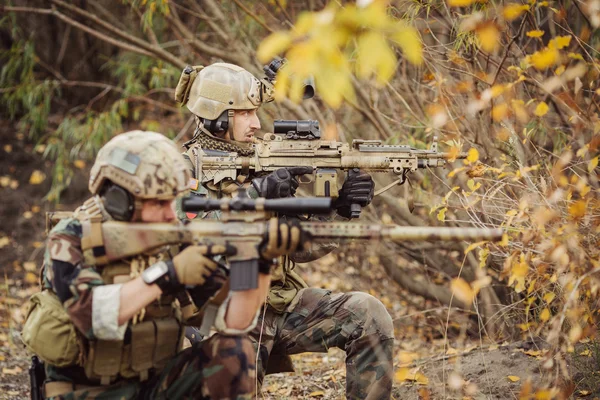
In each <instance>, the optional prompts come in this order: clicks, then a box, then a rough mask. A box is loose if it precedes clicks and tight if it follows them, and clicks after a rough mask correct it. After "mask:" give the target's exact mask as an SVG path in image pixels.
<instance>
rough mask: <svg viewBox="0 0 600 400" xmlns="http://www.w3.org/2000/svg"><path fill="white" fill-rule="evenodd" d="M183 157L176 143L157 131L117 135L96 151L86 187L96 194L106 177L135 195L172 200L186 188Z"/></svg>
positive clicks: (136, 196)
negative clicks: (96, 154)
mask: <svg viewBox="0 0 600 400" xmlns="http://www.w3.org/2000/svg"><path fill="white" fill-rule="evenodd" d="M189 174H190V173H189V171H188V169H187V168H186V165H185V160H184V158H183V156H182V155H181V154H180V152H179V151H178V150H177V147H176V146H175V144H174V143H173V142H172V141H171V140H169V139H168V138H167V137H166V136H163V135H161V134H160V133H156V132H144V131H131V132H127V133H123V134H121V135H117V136H115V137H114V138H112V139H111V140H110V141H109V142H108V143H106V144H105V145H104V146H103V147H102V148H101V149H100V151H99V152H98V156H97V157H96V161H95V163H94V165H93V166H92V170H91V172H90V181H89V189H90V191H91V192H92V193H93V194H98V192H99V191H100V189H101V188H102V185H103V184H104V182H105V181H106V180H107V179H108V180H110V181H112V182H113V183H115V184H117V185H119V186H121V187H123V188H125V189H126V190H127V191H129V192H130V193H131V194H132V195H133V196H134V197H135V198H137V199H158V200H171V199H174V198H175V197H176V196H177V195H178V194H180V193H183V192H185V191H186V190H187V188H188V181H189V178H190V175H189Z"/></svg>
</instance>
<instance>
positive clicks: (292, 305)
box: [175, 63, 394, 399]
mask: <svg viewBox="0 0 600 400" xmlns="http://www.w3.org/2000/svg"><path fill="white" fill-rule="evenodd" d="M175 99H176V100H177V101H178V102H179V103H181V104H183V105H185V106H187V108H188V109H189V110H190V111H191V112H192V113H193V114H194V115H195V118H196V122H197V129H196V131H195V133H194V136H193V138H192V140H190V141H189V142H187V143H186V150H187V151H186V152H185V153H184V157H185V158H186V161H187V164H188V166H189V168H190V172H191V173H192V176H193V178H194V180H193V185H192V188H191V194H192V195H196V196H203V197H209V198H219V197H223V196H231V195H232V194H233V193H234V192H235V191H236V190H237V188H238V187H240V186H242V187H246V188H247V189H248V190H247V194H248V195H249V196H250V197H266V198H280V197H289V196H293V195H294V193H295V191H296V189H297V187H298V181H297V178H296V177H297V175H302V174H305V173H309V172H312V169H310V168H308V169H307V168H304V167H297V168H290V169H280V170H277V171H274V172H272V173H270V174H267V175H264V176H244V174H242V175H241V176H239V177H238V179H237V181H235V182H234V181H231V180H229V181H228V180H222V181H220V182H219V183H217V184H215V183H214V182H212V181H210V182H208V183H204V184H202V183H201V182H202V179H201V178H202V177H201V176H200V174H202V162H201V159H202V154H203V153H204V154H210V155H213V156H214V155H217V154H218V153H217V152H216V151H227V152H237V153H239V154H241V155H251V154H253V150H252V147H251V145H250V143H251V142H252V137H253V136H254V134H255V133H256V132H257V131H258V130H259V129H260V122H259V120H258V117H257V115H256V112H257V109H258V107H259V106H260V105H261V104H262V103H264V102H267V101H269V100H271V99H272V86H270V85H269V82H266V81H265V80H259V79H257V78H256V77H254V76H252V74H250V73H249V72H248V71H246V70H244V69H242V68H240V67H238V66H236V65H232V64H225V63H217V64H212V65H210V66H207V67H187V68H186V69H185V70H184V71H183V73H182V75H181V78H180V81H179V84H178V85H177V89H176V94H175ZM373 188H374V185H373V180H372V179H371V177H370V176H369V175H368V174H366V173H362V172H361V173H359V174H357V175H355V176H353V177H352V178H350V177H349V178H347V179H346V181H345V182H344V185H343V187H342V189H341V191H340V196H339V198H338V199H337V200H336V203H335V204H336V208H337V214H338V215H340V216H342V217H346V218H349V215H348V214H349V212H350V206H349V205H350V204H352V203H358V204H360V205H361V206H363V207H364V206H366V205H368V204H369V203H370V202H371V199H372V198H373ZM178 217H180V218H182V219H185V218H190V219H191V218H219V217H220V215H219V213H218V212H214V211H213V212H209V213H200V214H198V215H196V214H193V213H183V211H182V210H181V208H179V209H178ZM335 247H336V244H335V243H333V244H331V245H329V246H321V248H319V249H316V251H312V252H302V253H295V254H294V255H293V256H291V257H286V258H285V260H283V261H282V262H281V263H280V265H279V266H278V267H277V268H276V269H275V270H274V271H273V272H272V273H271V275H272V280H273V282H272V284H271V288H270V290H269V295H268V298H267V308H266V310H265V311H264V319H261V320H259V323H258V325H257V327H256V328H255V329H254V330H253V331H252V332H250V335H251V337H252V338H253V339H254V340H255V341H256V342H257V343H258V341H259V339H260V346H258V356H259V363H258V366H257V367H258V369H257V373H258V378H259V380H260V382H261V383H262V381H263V378H264V376H265V374H266V373H274V372H285V371H293V366H292V364H291V360H290V358H289V355H291V354H297V353H302V352H307V351H313V352H327V350H328V349H329V348H330V347H339V348H341V349H342V350H344V351H346V375H347V379H346V396H347V397H348V398H351V399H389V398H390V397H391V388H392V374H393V365H392V350H393V340H394V332H393V326H392V319H391V317H390V315H389V314H388V312H387V311H386V309H385V307H384V306H383V304H382V303H381V302H380V301H379V300H377V299H376V298H375V297H373V296H371V295H369V294H366V293H360V292H350V293H331V292H330V291H328V290H323V289H318V288H309V287H308V286H307V284H306V283H305V282H304V280H303V279H302V278H301V277H300V275H298V273H296V271H295V269H294V266H295V262H299V263H300V262H307V261H311V260H314V259H315V258H318V257H319V256H321V255H324V254H326V253H327V252H328V251H331V250H332V249H334V248H335ZM262 315H263V314H262V313H261V316H262Z"/></svg>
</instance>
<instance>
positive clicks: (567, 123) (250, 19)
mask: <svg viewBox="0 0 600 400" xmlns="http://www.w3.org/2000/svg"><path fill="white" fill-rule="evenodd" d="M0 12H1V14H0V17H1V19H0V60H1V61H0V65H1V71H0V104H1V107H0V113H1V116H2V118H3V119H7V120H12V121H15V122H18V125H16V126H18V132H20V133H21V134H24V135H26V137H28V138H29V140H30V141H32V142H34V143H37V144H38V145H39V146H42V147H41V149H42V151H43V154H44V156H45V157H46V158H47V160H49V161H50V162H51V163H50V165H51V171H47V173H48V174H49V175H51V177H52V185H51V187H50V190H49V192H48V194H47V199H48V200H49V201H59V200H60V198H61V194H64V193H65V191H67V192H68V191H69V190H72V188H70V186H71V184H72V178H73V176H74V175H75V174H76V171H77V170H79V169H83V170H85V169H86V168H87V166H89V164H90V162H92V161H93V158H94V155H95V153H96V151H97V150H98V149H99V148H100V147H101V146H102V144H103V143H105V142H106V141H107V140H108V139H109V138H110V137H112V136H113V135H115V134H117V133H120V132H123V131H126V130H129V129H145V130H154V131H158V132H162V133H164V134H166V135H168V136H170V137H172V138H174V139H175V140H176V141H178V142H181V141H184V140H185V139H188V138H189V137H190V135H191V133H192V131H193V120H192V118H191V117H190V114H189V113H188V112H187V109H181V108H179V107H178V106H177V105H176V104H175V102H174V101H173V99H172V98H173V93H174V87H175V85H176V83H177V79H178V77H179V74H180V71H181V70H182V69H183V67H184V66H185V65H188V64H190V65H199V64H201V65H208V64H211V63H213V62H218V61H224V62H230V63H234V64H238V65H240V66H242V67H244V68H246V69H248V70H249V71H251V72H252V73H253V74H255V75H257V76H262V65H263V63H265V62H267V61H268V59H269V58H270V57H272V56H286V57H287V58H288V59H289V69H287V71H288V72H291V73H293V75H289V76H288V75H286V76H285V77H283V76H282V77H280V78H281V79H280V81H279V82H278V87H277V89H278V93H279V97H278V101H276V102H275V103H272V104H269V105H266V106H264V107H262V108H261V110H260V119H261V122H262V125H263V131H268V130H269V129H270V127H271V126H272V120H273V119H275V118H283V119H318V120H319V121H320V123H321V129H322V130H323V131H324V134H325V135H326V136H328V137H330V138H338V139H339V140H342V141H350V140H352V139H354V138H360V139H380V140H382V141H384V142H385V143H389V144H407V145H411V146H415V147H420V148H425V147H426V146H427V145H428V143H430V142H431V141H432V139H433V137H434V136H437V137H439V138H440V142H441V147H442V150H444V151H459V150H460V151H467V150H469V149H471V150H470V153H469V154H470V157H469V159H468V160H465V162H462V161H457V162H455V163H453V164H451V165H452V166H451V167H450V169H448V170H446V171H443V170H438V171H426V172H424V173H421V172H419V173H416V174H413V176H412V177H411V181H410V185H408V184H407V185H404V186H405V187H403V188H392V189H391V190H390V191H388V192H386V193H384V194H382V195H380V196H378V197H377V198H376V200H375V201H374V205H373V206H371V207H370V208H369V210H368V213H366V216H365V218H367V219H369V220H373V221H383V222H393V223H397V224H405V225H414V226H419V225H440V226H441V225H444V226H451V225H455V226H467V225H472V226H479V227H499V226H500V227H503V228H505V229H506V232H507V236H506V237H505V240H503V242H502V243H500V244H490V243H477V244H474V245H469V244H463V243H450V244H446V245H440V244H435V245H433V244H429V243H405V244H401V245H395V244H384V248H385V250H384V251H378V252H377V253H376V254H371V253H369V254H359V255H358V256H352V257H354V258H352V261H353V264H356V265H367V266H368V265H372V264H380V265H382V266H383V268H384V269H385V270H386V271H387V273H388V275H389V277H390V278H391V279H392V280H394V281H395V282H396V283H397V284H398V285H400V286H401V287H402V288H403V289H405V290H407V291H409V292H410V293H413V294H414V295H416V296H421V297H424V298H425V299H428V300H431V301H433V302H436V303H437V304H439V305H441V306H444V307H447V309H448V310H449V311H448V319H450V315H451V314H450V312H451V311H450V310H452V313H453V314H452V315H453V318H454V315H459V314H460V315H463V316H465V318H466V319H463V321H467V322H466V324H464V325H461V326H458V327H456V329H454V330H453V328H452V327H451V324H449V323H448V321H446V327H445V329H444V330H443V332H441V333H440V334H441V335H443V336H447V335H448V334H449V332H450V333H452V334H453V335H454V339H453V340H458V341H460V340H464V339H465V338H466V337H470V338H473V337H475V338H479V339H481V340H482V341H490V342H496V341H502V340H515V339H517V338H529V339H531V338H538V337H541V338H543V339H544V340H545V341H546V342H547V343H548V345H549V350H548V351H547V352H546V353H544V354H546V355H545V356H544V358H543V360H542V361H543V365H544V368H546V369H547V370H548V371H554V372H556V373H549V374H548V376H550V378H549V379H548V382H546V383H545V385H546V386H545V388H546V389H547V391H548V393H550V394H551V393H554V394H556V393H558V392H559V391H560V390H562V389H558V387H560V385H559V383H560V382H563V381H564V378H565V377H568V376H569V374H570V372H569V368H568V366H567V362H566V360H567V358H568V355H569V353H571V352H572V351H573V348H574V346H575V345H576V344H577V343H578V342H579V341H581V340H585V339H586V338H587V339H589V338H594V337H595V335H596V326H597V321H598V304H597V298H598V294H599V293H598V291H599V289H600V279H599V277H598V271H599V270H600V262H599V261H598V260H599V257H598V256H599V251H598V248H599V246H598V244H599V242H598V240H599V234H600V208H599V205H600V204H599V200H600V199H599V196H598V193H599V189H600V188H599V182H598V154H599V152H598V146H599V145H600V119H599V115H598V112H599V109H600V108H599V102H600V87H599V80H598V77H599V75H600V53H599V51H600V31H599V30H598V26H599V25H600V1H598V0H589V1H579V0H575V1H573V0H558V1H539V0H528V1H515V2H513V3H508V2H499V1H496V0H478V1H473V0H448V1H442V0H431V1H429V0H425V1H406V0H399V1H377V0H373V1H368V0H362V1H357V2H347V1H333V2H331V3H329V2H326V1H322V0H287V1H286V0H268V1H261V2H255V1H248V0H232V1H217V0H203V1H202V2H198V1H194V0H177V1H174V0H122V1H118V2H116V1H109V0H76V1H67V0H64V1H63V0H51V1H48V0H43V1H42V0H39V1H38V0H9V1H8V3H7V5H5V6H0ZM305 75H313V76H314V77H315V80H316V82H317V96H316V97H315V98H314V99H311V100H308V101H304V102H300V103H296V102H294V101H292V100H294V99H296V98H297V88H298V86H297V84H295V83H294V82H295V80H296V79H298V80H301V79H302V78H303V77H304V76H305ZM288 97H289V98H288ZM290 99H292V100H290ZM375 180H376V182H377V184H378V186H382V185H385V184H388V183H390V182H391V181H392V178H391V177H388V176H385V175H382V174H378V175H377V176H375ZM399 193H401V194H402V196H400V195H399ZM409 195H412V196H413V197H414V200H415V204H416V208H415V211H414V212H413V213H411V212H410V211H409V210H408V207H407V202H408V196H409ZM346 253H348V254H350V252H349V251H348V252H344V251H343V252H341V254H340V255H339V259H338V261H339V262H340V263H342V264H343V263H344V262H347V259H346V261H344V257H345V256H346ZM527 390H529V389H527ZM552 390H554V392H552ZM550 394H549V396H550V397H552V396H551V395H550ZM550 397H548V398H550ZM525 398H527V397H525Z"/></svg>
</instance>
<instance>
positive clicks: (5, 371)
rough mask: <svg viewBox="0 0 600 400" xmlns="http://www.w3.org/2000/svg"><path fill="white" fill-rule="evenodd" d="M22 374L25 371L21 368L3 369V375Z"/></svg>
mask: <svg viewBox="0 0 600 400" xmlns="http://www.w3.org/2000/svg"><path fill="white" fill-rule="evenodd" d="M21 372H23V370H22V369H21V368H20V367H14V368H8V367H3V368H2V374H3V375H19V374H20V373H21Z"/></svg>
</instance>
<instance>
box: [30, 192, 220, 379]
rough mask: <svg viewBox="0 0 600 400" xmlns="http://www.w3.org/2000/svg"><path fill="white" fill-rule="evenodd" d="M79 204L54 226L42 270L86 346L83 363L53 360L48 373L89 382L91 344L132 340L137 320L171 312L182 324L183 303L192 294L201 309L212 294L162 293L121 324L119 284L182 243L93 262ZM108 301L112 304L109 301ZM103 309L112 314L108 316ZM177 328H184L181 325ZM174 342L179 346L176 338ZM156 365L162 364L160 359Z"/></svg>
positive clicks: (45, 285) (202, 291)
mask: <svg viewBox="0 0 600 400" xmlns="http://www.w3.org/2000/svg"><path fill="white" fill-rule="evenodd" d="M93 203H94V202H93V199H90V200H88V202H86V204H93ZM82 208H83V209H84V208H85V207H82ZM82 208H80V209H82ZM80 209H78V211H75V213H74V217H71V218H65V219H62V220H60V221H59V222H58V224H57V225H56V226H55V227H54V228H52V230H51V231H50V233H49V235H48V239H47V246H46V252H45V255H44V264H43V266H42V271H41V280H42V282H41V284H42V288H43V289H48V290H50V291H52V292H54V293H55V294H56V295H57V297H58V299H59V300H60V302H61V303H62V304H63V306H64V308H65V310H66V313H67V315H68V317H69V319H70V321H71V322H72V323H73V325H74V326H75V327H76V328H77V331H78V336H79V337H80V346H81V348H80V350H82V353H81V355H80V361H79V362H78V365H73V366H71V367H67V368H55V367H52V366H50V368H49V369H48V374H49V378H50V379H51V380H72V381H74V382H80V383H84V382H86V381H88V379H87V378H86V375H87V376H88V377H89V376H90V374H88V373H87V371H86V370H84V367H85V368H87V366H86V365H85V364H86V363H87V362H88V360H87V359H86V358H87V357H88V355H87V354H88V352H87V349H88V348H90V346H93V344H94V343H95V342H98V341H100V342H106V341H111V340H112V341H115V343H116V342H118V341H124V342H125V343H126V344H127V343H129V342H130V341H131V335H132V333H130V332H133V330H135V329H137V328H134V326H136V325H135V324H136V323H137V324H138V325H139V324H142V322H141V321H150V324H152V322H151V321H152V320H154V319H162V320H164V319H165V318H166V319H170V321H174V322H172V323H176V326H179V327H180V326H181V324H182V321H181V306H180V304H182V303H183V299H184V298H185V299H187V300H188V303H189V300H190V298H191V299H192V300H193V301H194V302H195V303H196V307H197V308H198V309H199V308H200V307H201V306H202V304H198V301H197V299H200V298H201V299H203V300H204V301H206V300H207V299H208V297H210V296H207V293H205V292H206V290H208V289H206V287H205V286H203V287H197V288H194V289H190V290H188V291H182V292H181V293H178V294H177V295H176V298H177V299H179V302H177V301H175V297H174V296H161V297H159V298H158V299H157V300H155V301H154V302H152V303H150V304H149V305H148V306H146V307H145V308H144V309H142V310H141V311H140V313H139V314H138V315H136V316H135V317H134V318H133V320H130V321H129V322H128V323H125V324H123V325H122V326H116V321H117V316H118V308H119V303H118V300H116V304H115V299H114V298H115V297H116V298H118V297H119V290H120V289H119V288H118V287H117V284H119V283H124V282H126V281H128V280H130V279H132V278H135V277H136V276H138V275H139V274H141V272H143V270H144V269H145V268H146V267H148V266H150V265H152V264H154V263H155V262H157V261H160V260H166V259H171V258H172V257H173V256H174V255H175V254H177V252H179V247H178V246H170V247H169V246H166V247H164V248H161V249H159V250H158V251H155V252H152V254H143V255H139V256H134V257H131V258H128V259H124V260H120V261H118V262H114V263H110V264H107V265H104V266H102V267H99V266H97V265H95V263H94V262H93V257H92V260H91V261H90V253H89V252H90V250H88V251H84V250H82V240H83V239H84V229H83V224H84V223H85V222H84V220H85V218H81V214H80V213H79V210H80ZM111 287H114V290H112V291H111ZM100 289H102V290H100ZM205 289H206V290H205ZM212 289H214V290H213V292H211V295H212V294H214V292H215V291H216V290H217V289H218V287H215V288H212ZM107 293H109V294H110V293H112V295H113V298H112V299H111V298H107V295H106V294H107ZM188 294H189V296H188ZM105 303H112V304H109V306H105ZM107 307H108V308H107ZM115 309H116V310H115ZM99 310H100V311H99ZM115 312H116V315H115ZM101 314H108V316H104V315H101ZM99 320H100V321H99ZM144 323H145V322H144ZM175 329H176V330H177V329H179V330H180V329H181V328H175ZM177 337H178V336H177V335H175V341H176V342H177V341H178V339H177ZM175 345H176V347H178V346H179V345H177V343H175ZM174 350H175V348H174ZM90 354H91V353H90ZM173 354H175V353H173ZM155 367H156V368H159V366H158V365H157V366H155ZM123 371H124V370H123V369H121V372H119V373H120V374H121V375H122V376H124V377H128V376H127V374H126V373H125V374H124V373H123Z"/></svg>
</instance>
